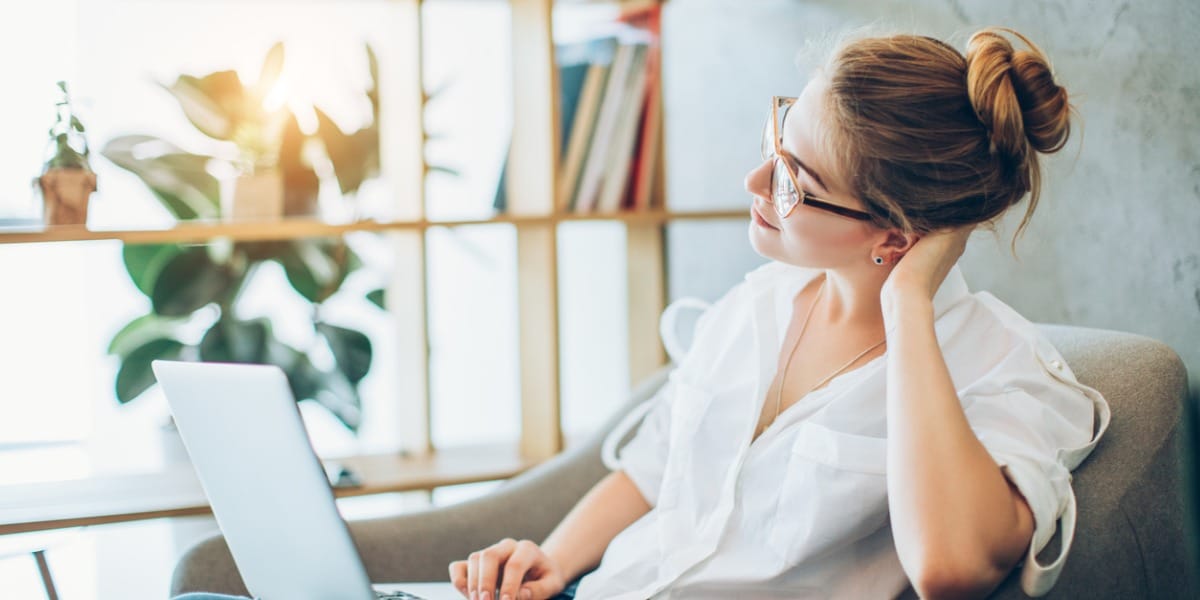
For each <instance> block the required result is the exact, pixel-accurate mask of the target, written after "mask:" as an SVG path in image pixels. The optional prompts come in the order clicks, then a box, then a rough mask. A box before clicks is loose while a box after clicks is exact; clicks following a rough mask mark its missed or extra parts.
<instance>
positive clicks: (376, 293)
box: [367, 288, 387, 310]
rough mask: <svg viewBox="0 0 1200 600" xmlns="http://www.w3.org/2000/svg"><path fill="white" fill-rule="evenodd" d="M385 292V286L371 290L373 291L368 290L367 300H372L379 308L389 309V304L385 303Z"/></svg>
mask: <svg viewBox="0 0 1200 600" xmlns="http://www.w3.org/2000/svg"><path fill="white" fill-rule="evenodd" d="M383 294H384V291H383V288H377V289H374V290H371V291H369V292H367V300H370V301H371V303H372V304H374V305H375V306H378V307H379V308H382V309H384V310H387V306H386V305H384V300H383Z"/></svg>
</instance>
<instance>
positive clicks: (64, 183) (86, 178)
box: [37, 167, 96, 225]
mask: <svg viewBox="0 0 1200 600" xmlns="http://www.w3.org/2000/svg"><path fill="white" fill-rule="evenodd" d="M37 181H38V187H39V188H41V192H42V205H43V208H44V215H45V216H44V221H45V222H46V224H47V225H87V213H88V200H89V199H90V198H91V195H92V192H94V191H96V174H95V173H93V172H92V171H90V170H88V169H80V168H68V167H56V168H53V169H47V170H46V172H45V173H43V174H42V176H41V177H38V180H37Z"/></svg>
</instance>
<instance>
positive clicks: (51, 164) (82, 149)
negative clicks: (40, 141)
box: [34, 81, 96, 226]
mask: <svg viewBox="0 0 1200 600" xmlns="http://www.w3.org/2000/svg"><path fill="white" fill-rule="evenodd" d="M58 89H59V90H61V91H62V99H61V100H59V101H58V103H57V120H56V121H55V122H54V126H53V127H51V128H50V143H49V144H48V146H47V152H46V154H47V159H46V163H45V165H44V166H43V167H42V174H41V176H39V177H38V178H37V179H35V180H34V183H35V184H36V186H37V189H38V191H40V192H41V196H42V204H43V209H44V213H43V214H44V217H43V219H44V221H45V223H46V224H47V225H76V226H80V225H86V224H87V212H88V200H89V199H90V198H91V194H92V192H94V191H96V174H95V173H94V172H92V168H91V166H90V165H89V164H88V154H89V152H90V151H89V150H88V145H87V139H86V138H85V137H84V128H83V123H81V122H80V121H79V118H78V117H76V116H75V113H74V111H73V110H72V108H71V96H70V94H69V93H68V92H67V83H66V82H65V81H59V82H58Z"/></svg>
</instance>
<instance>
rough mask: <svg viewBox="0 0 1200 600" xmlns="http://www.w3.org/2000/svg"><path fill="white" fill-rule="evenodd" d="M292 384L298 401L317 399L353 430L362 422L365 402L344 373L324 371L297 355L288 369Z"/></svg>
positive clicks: (290, 383)
mask: <svg viewBox="0 0 1200 600" xmlns="http://www.w3.org/2000/svg"><path fill="white" fill-rule="evenodd" d="M287 374H288V385H289V386H291V388H292V394H293V395H294V396H295V397H296V400H313V401H315V402H317V403H318V404H320V405H321V406H324V407H325V409H326V410H328V411H329V412H331V413H332V414H333V415H334V416H335V417H337V418H338V420H339V421H341V422H342V424H344V425H345V426H346V427H347V428H348V429H350V430H351V431H358V427H359V425H360V424H361V423H362V410H361V406H362V402H361V399H360V398H359V396H358V391H357V390H356V389H355V387H354V386H353V385H352V384H351V383H350V382H349V380H347V379H346V376H345V375H343V374H342V373H341V372H340V371H333V372H328V371H323V370H321V369H318V368H317V367H316V366H315V365H313V364H312V361H311V360H309V358H308V356H307V355H305V354H303V353H299V352H298V353H297V354H296V360H295V362H294V363H293V364H292V365H291V368H289V369H287Z"/></svg>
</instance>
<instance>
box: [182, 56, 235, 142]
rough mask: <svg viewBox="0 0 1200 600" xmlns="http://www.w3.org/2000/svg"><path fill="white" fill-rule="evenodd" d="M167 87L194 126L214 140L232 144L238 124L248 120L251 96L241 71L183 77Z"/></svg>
mask: <svg viewBox="0 0 1200 600" xmlns="http://www.w3.org/2000/svg"><path fill="white" fill-rule="evenodd" d="M163 87H164V88H165V89H166V90H167V91H168V92H170V93H171V95H172V96H174V97H175V99H176V100H177V101H179V106H180V108H182V109H183V114H184V115H185V116H187V118H188V120H189V121H191V122H192V125H195V126H196V129H199V130H200V132H201V133H203V134H204V135H207V136H209V137H211V138H215V139H218V140H225V141H232V140H233V135H234V132H236V131H237V127H238V124H239V123H241V122H242V121H244V120H245V119H246V115H245V113H246V112H247V99H246V96H247V94H246V90H245V88H244V87H243V86H242V81H241V79H239V78H238V75H237V71H217V72H215V73H209V74H208V75H205V76H204V77H193V76H191V75H180V76H179V77H178V78H177V79H176V80H175V83H172V84H171V85H167V86H163Z"/></svg>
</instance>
